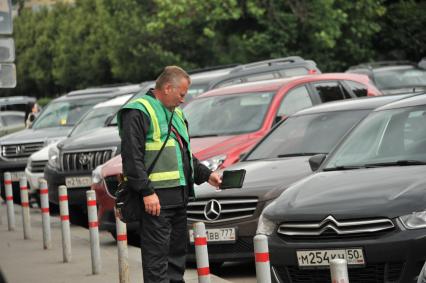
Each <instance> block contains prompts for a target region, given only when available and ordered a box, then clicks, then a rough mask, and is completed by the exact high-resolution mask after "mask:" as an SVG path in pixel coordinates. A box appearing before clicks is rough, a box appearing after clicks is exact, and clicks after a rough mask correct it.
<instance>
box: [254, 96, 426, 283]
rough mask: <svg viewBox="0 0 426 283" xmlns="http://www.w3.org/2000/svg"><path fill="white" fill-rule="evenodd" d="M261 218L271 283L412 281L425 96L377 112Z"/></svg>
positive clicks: (424, 187)
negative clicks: (333, 271) (338, 268)
mask: <svg viewBox="0 0 426 283" xmlns="http://www.w3.org/2000/svg"><path fill="white" fill-rule="evenodd" d="M322 157H324V156H318V155H317V156H314V157H311V159H310V164H311V166H312V167H316V166H317V165H318V164H319V163H322V164H321V165H320V167H319V169H318V170H317V172H316V173H315V174H313V175H310V176H309V177H306V178H304V179H303V180H301V181H299V182H297V183H296V184H294V185H292V186H290V187H289V188H288V189H287V190H285V191H284V192H283V193H282V194H281V195H280V196H279V197H278V198H277V199H276V200H275V201H274V202H272V203H271V204H270V205H269V206H268V207H267V208H265V210H264V211H263V214H262V215H261V217H260V219H259V224H258V230H257V233H262V234H266V235H268V242H269V251H270V260H271V266H272V277H273V281H275V282H330V281H331V280H330V271H329V270H328V266H329V262H330V260H331V259H333V258H345V259H346V260H347V262H348V268H349V282H351V283H370V282H374V283H376V282H401V283H408V282H415V280H417V277H418V275H419V273H420V270H421V268H422V266H423V264H424V262H425V260H426V94H422V95H416V96H411V97H408V98H405V99H402V100H399V101H396V102H393V103H390V104H388V105H385V106H382V107H380V108H378V109H376V110H375V111H373V112H372V113H370V114H369V116H367V118H365V119H364V120H363V121H362V122H361V123H360V124H359V125H358V126H357V127H356V128H355V129H353V130H352V131H351V133H350V134H349V135H347V136H346V138H345V139H344V140H343V141H342V142H341V143H340V145H339V146H338V147H337V148H336V149H335V150H333V151H332V152H331V153H330V154H329V156H328V157H327V158H326V159H325V160H324V161H323V162H321V160H323V158H322Z"/></svg>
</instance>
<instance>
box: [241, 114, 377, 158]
mask: <svg viewBox="0 0 426 283" xmlns="http://www.w3.org/2000/svg"><path fill="white" fill-rule="evenodd" d="M368 112H369V111H368V110H352V111H338V112H326V113H317V114H310V115H302V116H294V117H290V118H289V119H288V120H287V121H285V122H284V123H282V124H281V125H279V126H278V127H277V128H275V129H274V130H273V131H272V132H271V133H270V134H269V135H268V136H267V137H266V138H265V139H264V140H262V141H261V142H260V143H259V144H258V145H257V146H256V147H255V148H254V149H253V151H252V152H250V153H249V155H248V156H247V157H246V158H245V160H258V159H270V158H280V157H290V156H309V155H315V154H318V153H328V152H329V151H330V150H331V149H332V147H333V146H334V145H336V144H337V142H338V141H339V140H340V139H341V138H342V136H343V135H344V134H345V133H346V132H347V131H348V130H349V129H350V128H351V127H352V126H353V125H354V124H356V123H358V122H359V121H360V120H361V119H362V118H363V117H365V116H366V115H367V114H368Z"/></svg>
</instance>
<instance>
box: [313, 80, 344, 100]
mask: <svg viewBox="0 0 426 283" xmlns="http://www.w3.org/2000/svg"><path fill="white" fill-rule="evenodd" d="M312 85H313V87H314V88H315V89H316V90H317V92H318V94H319V96H320V99H321V101H322V102H329V101H334V100H341V99H345V98H351V97H350V96H348V94H347V93H345V92H344V91H343V88H342V87H341V86H340V84H339V83H338V82H320V83H312Z"/></svg>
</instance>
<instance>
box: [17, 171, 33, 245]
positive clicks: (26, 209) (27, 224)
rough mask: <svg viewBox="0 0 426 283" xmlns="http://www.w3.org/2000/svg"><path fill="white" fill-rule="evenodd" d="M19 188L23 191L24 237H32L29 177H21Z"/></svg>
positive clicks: (27, 238) (26, 238)
mask: <svg viewBox="0 0 426 283" xmlns="http://www.w3.org/2000/svg"><path fill="white" fill-rule="evenodd" d="M19 189H20V191H21V206H22V225H23V229H24V239H25V240H29V239H31V220H30V202H29V200H28V186H27V178H26V177H21V178H20V179H19Z"/></svg>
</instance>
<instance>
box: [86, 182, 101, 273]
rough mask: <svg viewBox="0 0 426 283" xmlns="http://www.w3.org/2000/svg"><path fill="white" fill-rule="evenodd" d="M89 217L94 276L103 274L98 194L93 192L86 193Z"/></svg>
mask: <svg viewBox="0 0 426 283" xmlns="http://www.w3.org/2000/svg"><path fill="white" fill-rule="evenodd" d="M86 197H87V216H88V220H89V233H90V254H91V256H92V274H99V273H100V272H101V252H100V247H99V228H98V211H97V208H96V193H95V191H93V190H88V191H87V192H86Z"/></svg>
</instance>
